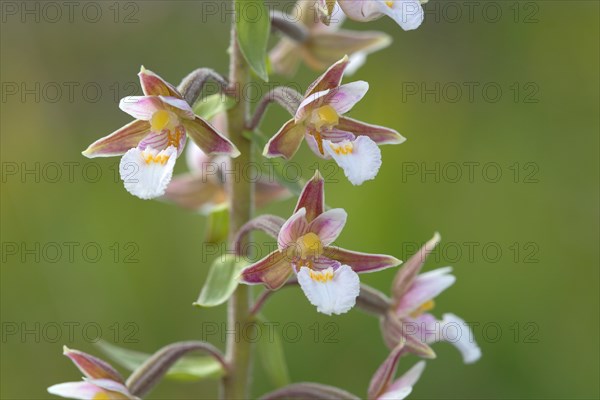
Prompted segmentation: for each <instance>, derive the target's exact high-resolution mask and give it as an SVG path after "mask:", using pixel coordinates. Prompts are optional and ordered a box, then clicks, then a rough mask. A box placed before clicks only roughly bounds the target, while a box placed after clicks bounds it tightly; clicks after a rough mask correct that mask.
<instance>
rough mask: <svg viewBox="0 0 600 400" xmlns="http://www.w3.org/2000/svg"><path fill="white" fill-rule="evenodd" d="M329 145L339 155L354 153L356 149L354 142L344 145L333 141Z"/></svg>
mask: <svg viewBox="0 0 600 400" xmlns="http://www.w3.org/2000/svg"><path fill="white" fill-rule="evenodd" d="M329 147H331V150H333V151H335V154H337V155H344V156H347V155H348V154H352V152H353V151H354V146H353V145H352V143H346V144H343V145H340V144H335V143H331V144H330V145H329Z"/></svg>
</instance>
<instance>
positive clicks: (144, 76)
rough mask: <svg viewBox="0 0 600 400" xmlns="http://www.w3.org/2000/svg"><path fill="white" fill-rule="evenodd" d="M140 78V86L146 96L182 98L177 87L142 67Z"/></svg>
mask: <svg viewBox="0 0 600 400" xmlns="http://www.w3.org/2000/svg"><path fill="white" fill-rule="evenodd" d="M138 76H139V77H140V84H141V85H142V90H143V91H144V94H145V95H146V96H172V97H181V94H180V93H179V91H178V90H177V89H175V87H173V86H172V85H171V84H170V83H168V82H167V81H165V80H164V79H163V78H161V77H160V76H158V75H156V74H155V73H154V72H152V71H150V70H148V69H146V68H144V67H142V69H141V71H140V73H139V74H138Z"/></svg>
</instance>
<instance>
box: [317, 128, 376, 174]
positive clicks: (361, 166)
mask: <svg viewBox="0 0 600 400" xmlns="http://www.w3.org/2000/svg"><path fill="white" fill-rule="evenodd" d="M323 148H324V150H325V151H326V152H327V153H328V154H329V155H330V156H331V157H332V158H333V159H334V161H335V162H336V163H337V164H338V165H339V166H340V167H342V169H343V170H344V174H345V175H346V177H347V178H348V180H349V181H350V182H351V183H352V184H353V185H360V184H362V183H363V182H364V181H368V180H371V179H374V178H375V176H377V173H378V172H379V168H380V167H381V150H380V149H379V146H377V143H375V142H374V141H373V140H371V139H370V138H368V137H367V136H359V137H357V138H356V139H355V140H354V141H352V142H351V141H349V140H343V141H341V142H337V143H333V142H331V141H329V140H324V141H323Z"/></svg>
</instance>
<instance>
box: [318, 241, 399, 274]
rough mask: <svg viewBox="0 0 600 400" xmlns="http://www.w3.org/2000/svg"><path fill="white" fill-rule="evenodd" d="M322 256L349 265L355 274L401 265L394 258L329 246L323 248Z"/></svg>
mask: <svg viewBox="0 0 600 400" xmlns="http://www.w3.org/2000/svg"><path fill="white" fill-rule="evenodd" d="M324 255H325V256H327V257H329V258H333V259H334V260H337V261H339V262H340V263H342V264H346V265H349V266H350V267H352V269H353V270H354V271H355V272H358V273H361V272H362V273H364V272H374V271H379V270H382V269H386V268H390V267H395V266H396V265H399V264H401V263H402V261H400V260H398V259H397V258H396V257H392V256H387V255H383V254H367V253H359V252H356V251H350V250H346V249H342V248H341V247H336V246H331V247H327V248H325V252H324Z"/></svg>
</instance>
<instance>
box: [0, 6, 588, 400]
mask: <svg viewBox="0 0 600 400" xmlns="http://www.w3.org/2000/svg"><path fill="white" fill-rule="evenodd" d="M45 3H46V2H27V7H30V8H31V9H34V10H35V7H38V11H34V14H22V13H23V12H24V10H23V9H22V8H23V7H25V6H24V5H23V4H24V3H23V4H22V3H21V2H6V1H5V2H2V24H1V40H0V45H1V59H2V64H1V81H2V102H1V107H2V111H1V117H0V124H1V140H2V141H1V156H2V194H1V200H2V207H1V210H2V226H1V234H2V239H1V240H2V246H3V247H2V268H1V278H2V283H1V300H2V305H1V311H2V315H1V319H2V342H1V345H2V351H1V360H2V362H1V384H0V386H1V387H2V389H1V397H2V398H3V399H41V398H48V397H49V395H48V394H47V393H46V387H48V386H49V385H52V384H54V383H57V382H64V381H73V380H77V379H78V378H79V376H80V374H79V373H78V371H76V369H75V368H74V367H73V366H72V365H71V364H70V362H69V361H68V360H67V359H66V358H65V357H63V356H61V347H62V345H63V344H66V345H68V346H69V347H73V348H77V349H81V350H84V351H90V352H98V350H97V349H96V348H95V347H94V345H93V344H92V343H91V342H92V341H93V339H95V338H96V337H98V336H101V337H102V338H103V339H105V340H107V341H109V342H115V343H117V344H118V345H120V346H124V347H129V348H132V349H136V350H140V351H146V352H151V351H153V350H155V349H157V348H159V347H160V346H162V345H165V344H167V343H169V342H172V341H179V340H189V339H197V338H200V337H201V336H202V330H203V328H204V329H205V328H206V326H207V325H206V323H217V324H221V323H222V322H223V321H224V312H225V307H224V306H221V307H218V308H215V309H209V310H200V309H196V308H194V307H192V302H193V301H194V300H195V299H196V297H197V295H198V293H199V291H200V288H201V285H202V283H203V281H204V279H205V277H206V274H207V269H208V266H209V265H210V259H209V260H206V257H203V255H202V245H201V241H202V238H203V235H204V230H205V226H206V219H205V218H204V217H202V216H200V215H196V214H193V213H190V212H188V211H185V210H181V209H178V208H176V207H175V206H172V205H168V204H164V203H161V202H152V201H148V202H144V201H141V200H138V199H136V198H134V197H132V196H131V195H129V194H128V193H126V192H125V190H124V189H123V187H122V183H120V182H119V181H118V180H115V177H114V173H115V170H114V168H115V166H117V165H118V159H104V160H102V159H100V160H94V161H91V160H87V159H84V158H83V157H82V156H81V155H80V152H81V151H82V150H83V149H84V148H85V147H87V145H88V144H89V143H91V142H92V141H94V140H95V139H97V138H99V137H101V136H104V135H105V134H107V133H109V132H111V131H113V130H114V129H116V128H117V127H120V126H121V125H123V124H124V123H126V122H128V121H129V120H130V117H129V116H127V115H126V114H124V113H122V112H120V111H119V110H118V108H117V100H118V98H120V97H123V96H125V95H131V94H139V93H140V90H139V87H138V86H137V85H138V83H137V77H136V74H137V72H138V70H139V67H140V65H141V64H144V65H145V66H146V67H147V68H149V69H152V70H154V71H155V72H157V73H159V74H160V75H162V76H163V77H165V78H166V79H167V80H169V81H171V82H174V83H178V82H179V80H180V79H181V78H182V77H183V76H184V75H186V74H187V73H188V72H189V71H190V70H192V69H194V68H197V67H200V66H208V67H212V68H214V69H216V70H217V71H221V72H223V73H225V71H226V67H227V65H228V58H227V54H226V51H225V49H226V47H227V42H228V33H229V28H228V25H227V23H225V22H223V21H221V17H220V16H209V17H207V18H206V22H205V23H203V22H202V13H203V3H202V2H195V1H169V2H167V1H139V2H119V3H114V2H96V3H94V5H91V6H90V5H88V3H85V2H82V3H76V4H77V6H76V8H75V9H74V13H73V17H72V20H71V21H70V20H69V15H68V13H67V8H65V6H62V7H61V10H62V11H61V14H62V15H61V16H60V17H57V14H56V11H55V10H52V9H50V8H47V9H45V11H44V8H43V7H44V4H45ZM491 3H492V2H481V3H478V4H480V5H479V6H477V7H475V8H474V12H473V14H472V15H473V17H472V19H471V20H469V16H468V8H466V7H465V6H464V5H461V4H463V3H462V2H444V1H436V0H432V1H431V2H430V3H429V4H428V5H427V6H426V9H427V16H426V20H425V23H424V24H423V26H422V27H421V28H420V29H418V30H417V31H413V32H403V31H401V29H399V28H398V27H397V26H396V25H395V24H394V23H393V22H392V21H391V20H390V19H387V18H385V19H381V20H379V21H377V22H372V23H368V24H359V23H354V22H350V23H347V25H346V26H347V27H352V28H355V29H359V30H367V29H371V30H384V31H386V32H388V33H389V34H391V35H392V36H393V38H394V43H393V44H392V45H391V46H390V47H389V48H387V49H385V50H384V51H381V52H379V53H376V54H374V55H371V56H370V57H369V61H368V63H367V65H366V66H365V67H363V68H362V69H360V70H359V71H358V73H357V74H356V75H355V76H353V77H352V79H365V80H368V81H369V83H370V85H371V90H370V92H369V93H368V94H367V96H366V98H365V99H364V100H363V101H362V102H361V103H360V104H359V105H358V106H357V107H356V108H355V109H354V110H353V111H352V113H351V115H352V116H353V117H356V118H359V119H362V120H365V121H369V122H372V123H378V124H382V125H387V126H393V127H394V128H396V129H398V130H399V131H400V132H401V133H403V134H404V136H406V137H407V138H408V141H407V142H406V143H405V144H403V145H401V146H397V147H391V146H387V147H384V148H383V160H384V163H383V167H382V168H381V171H380V173H379V176H378V178H377V180H375V181H373V182H367V183H365V184H364V185H363V186H360V187H352V186H351V185H350V184H349V183H348V182H347V181H346V179H345V178H344V176H343V174H342V173H341V172H336V173H334V174H329V175H328V180H329V181H330V183H329V184H328V185H327V202H328V204H330V205H333V206H335V207H343V208H345V209H346V210H347V211H348V214H349V220H348V224H347V226H346V229H345V230H344V232H343V234H342V236H341V237H340V238H339V239H338V244H339V245H341V246H344V247H347V248H352V249H357V250H363V251H369V252H381V253H389V254H394V255H396V256H398V257H399V258H401V259H406V257H407V256H408V255H410V253H411V252H412V249H414V247H415V246H416V245H417V244H420V243H422V242H424V241H425V240H427V239H429V238H430V237H431V235H432V234H433V232H434V231H436V230H437V231H439V232H441V234H442V239H443V242H442V245H441V247H440V249H441V250H440V251H439V252H438V253H436V254H435V255H434V257H432V258H431V259H430V260H429V261H428V264H427V266H426V269H432V268H435V267H440V266H444V265H450V264H451V265H453V266H454V268H455V274H456V275H457V277H458V280H457V283H456V284H455V285H454V286H453V287H452V288H451V289H450V290H448V291H447V292H445V293H444V294H442V295H441V296H440V297H439V298H438V299H437V305H436V309H435V310H434V313H435V314H436V315H437V316H438V317H441V315H442V313H445V312H453V313H456V314H458V315H459V316H461V317H463V318H464V319H465V320H467V321H470V322H475V323H478V324H479V325H478V327H476V328H475V336H476V339H477V341H478V343H479V344H480V346H481V348H482V351H483V357H482V359H481V360H480V361H479V362H478V363H476V364H475V365H470V366H465V365H463V363H462V361H461V358H460V356H459V354H458V352H457V351H456V350H455V349H454V348H452V346H450V345H449V344H445V343H440V344H437V345H435V347H434V348H435V350H436V352H437V353H438V359H436V360H434V361H431V362H429V363H428V366H427V370H426V373H425V374H424V376H423V378H422V380H421V381H420V382H419V383H418V384H417V386H416V387H415V389H414V392H413V397H414V398H438V399H449V398H456V399H458V398H461V399H463V398H478V399H499V398H502V399H504V398H520V399H523V398H526V399H530V398H531V399H533V398H569V399H571V398H582V399H583V398H598V396H599V388H598V373H599V371H598V351H599V349H598V324H599V321H598V315H599V312H598V298H599V295H598V283H599V277H598V218H599V215H598V200H599V199H598V170H599V168H598V167H599V166H598V130H599V119H598V107H599V104H598V98H599V82H598V70H599V69H598V60H599V54H598V52H599V50H598V49H599V46H598V37H599V35H598V34H599V5H598V2H596V1H538V2H517V1H514V2H513V1H508V2H505V1H501V2H494V3H493V4H492V5H489V4H491ZM10 4H12V5H14V6H16V7H17V14H13V10H14V8H10V6H9V8H7V5H10ZM36 4H37V6H36ZM58 4H61V3H58ZM223 4H225V3H223ZM448 5H452V6H453V7H454V9H450V8H449V7H448ZM457 5H458V6H459V10H460V11H461V13H462V17H460V18H458V21H455V20H456V19H457V18H456V14H455V13H456V11H455V10H456V6H457ZM485 6H487V7H489V8H485ZM40 7H41V8H40ZM86 7H87V8H86ZM98 10H100V12H101V13H102V14H101V15H100V17H97V15H98V14H97V11H98ZM497 10H500V12H501V13H502V14H501V16H499V17H497V16H496V15H497V14H496V11H497ZM36 13H37V14H38V15H37V16H36ZM22 18H23V19H24V21H23V20H22ZM36 19H39V20H38V21H36ZM95 19H99V21H98V22H96V23H92V22H91V21H92V20H95ZM125 21H128V22H131V23H124V22H125ZM315 76H316V75H315V73H314V72H312V71H309V70H308V69H307V68H306V67H303V68H302V69H301V71H300V73H299V75H298V77H297V78H295V80H294V81H295V82H297V84H298V85H300V86H301V87H303V88H304V87H306V85H308V84H309V83H310V82H311V81H312V79H313V78H314V77H315ZM349 79H350V78H346V81H349ZM273 81H274V82H278V83H284V82H286V81H285V79H284V78H281V77H278V76H274V77H273ZM468 82H475V85H476V87H475V89H474V92H473V93H474V97H473V98H472V99H470V98H469V96H468V91H467V86H466V85H469V84H468ZM132 83H133V85H135V86H133V85H132ZM436 83H438V84H439V88H440V90H438V94H439V95H440V98H439V100H436V98H435V95H433V94H430V95H424V96H425V98H422V97H421V95H422V94H423V90H422V89H423V87H421V85H422V84H423V85H425V87H424V88H425V89H427V88H429V89H431V88H435V85H436ZM22 85H25V86H22ZM36 85H39V86H38V89H36ZM57 85H58V86H59V87H61V88H62V93H57V92H56V87H57ZM69 85H70V86H71V87H74V89H73V97H72V98H70V97H69V91H68V90H67V88H68V87H69ZM415 85H416V87H417V88H418V93H417V94H414V95H411V94H409V93H407V91H406V90H407V88H409V87H413V88H414V87H415ZM457 85H458V86H459V87H461V88H462V89H463V93H462V96H461V97H460V98H459V99H458V100H457V99H456V98H455V92H454V91H453V90H454V89H453V88H456V86H457ZM486 85H487V86H486ZM484 87H487V88H488V90H489V92H485V91H484V90H483V88H484ZM497 87H500V88H501V90H502V94H501V95H500V96H497V95H496V94H495V92H494V90H495V88H497ZM98 88H100V90H101V93H98V92H97V89H98ZM444 88H446V89H444ZM27 89H33V92H35V93H36V94H32V93H29V94H27V92H26V90H27ZM444 90H446V92H445V94H444ZM484 92H485V93H484ZM36 96H37V98H36ZM486 96H487V97H486ZM515 96H516V97H515ZM455 100H456V101H455ZM286 118H287V117H286V115H285V113H284V112H283V111H281V110H279V109H277V108H276V107H273V108H272V109H271V110H270V111H269V113H268V118H267V119H266V120H265V123H264V125H263V129H264V131H265V132H269V133H273V132H275V130H276V129H277V128H278V127H279V126H280V124H282V123H283V122H284V121H285V120H286ZM295 161H297V162H298V163H300V164H301V165H303V166H304V167H305V168H304V170H303V175H304V177H305V178H307V177H309V176H310V175H311V174H312V171H311V168H312V167H311V168H309V166H313V165H314V163H315V158H314V157H313V156H312V153H310V152H309V151H308V149H307V148H306V147H303V149H302V151H301V153H300V154H299V156H298V157H297V158H296V159H295ZM65 163H72V164H65ZM465 163H479V164H473V165H475V167H474V175H473V179H469V176H468V168H467V165H469V164H465ZM56 165H59V169H58V171H59V173H60V175H59V176H58V177H57V176H56V172H57V169H56ZM69 165H71V166H72V170H71V171H72V176H69V168H71V167H69ZM436 165H438V166H439V170H440V176H439V179H436V177H435V175H434V174H425V175H424V176H422V175H421V173H422V172H423V171H424V170H425V169H433V168H435V167H436ZM456 165H459V166H462V167H461V172H462V175H461V177H460V178H459V179H455V174H456V168H455V167H456ZM325 167H327V165H326V166H325ZM484 167H485V168H484ZM407 168H409V169H410V168H417V169H418V172H417V173H416V174H414V175H409V174H407V171H408V170H407ZM26 169H29V170H34V171H35V170H36V169H37V170H38V172H37V173H36V172H32V173H26V174H25V175H24V176H23V175H22V172H23V171H24V170H26ZM184 170H185V163H183V162H180V163H179V165H178V166H177V171H184ZM15 171H16V172H15ZM497 171H500V173H501V174H502V176H501V177H499V178H498V179H496V178H495V175H496V173H497ZM515 171H518V172H519V173H518V174H517V175H515ZM98 172H99V173H100V174H101V175H100V176H99V177H98V179H96V174H97V173H98ZM328 172H331V170H328ZM36 174H38V175H37V176H36ZM335 180H337V181H338V182H337V183H336V182H333V181H335ZM436 180H437V181H436ZM456 180H457V181H456ZM455 181H456V182H455ZM293 206H294V200H291V199H290V200H287V201H285V202H281V203H278V204H273V205H271V206H269V207H268V208H267V209H265V210H264V211H266V212H272V213H276V214H279V215H282V216H288V215H289V214H290V212H291V210H292V208H293ZM71 242H75V243H77V245H73V246H75V250H74V253H73V258H72V259H70V257H69V254H68V251H67V246H69V243H71ZM115 243H116V247H114V246H115ZM470 243H474V244H470ZM56 244H58V246H59V247H61V249H62V254H61V255H60V256H58V257H57V256H56V253H55V250H56ZM15 245H16V246H17V249H18V250H17V254H14V246H15ZM35 246H40V247H39V248H40V251H39V252H37V255H36V254H29V253H27V251H26V250H27V249H35ZM470 246H474V248H475V250H474V252H473V253H472V254H469V251H468V248H469V247H470ZM97 248H100V249H101V250H102V255H100V256H96V255H95V250H96V249H97ZM117 248H118V249H119V251H118V253H117V252H116V249H117ZM44 249H45V250H44ZM84 249H85V251H84ZM498 249H500V251H501V255H497V254H496V250H498ZM457 251H458V253H457ZM131 252H134V253H135V254H133V260H137V261H138V262H134V263H126V262H125V258H126V256H127V255H128V254H130V253H131ZM34 253H35V250H34ZM37 256H39V260H36V257H37ZM22 258H24V259H22ZM96 258H97V259H98V261H97V262H93V261H94V259H96ZM209 258H210V257H209ZM54 259H57V260H56V262H53V261H54ZM394 273H395V271H394V270H387V271H384V272H380V273H377V274H370V275H366V276H363V281H365V282H367V283H368V284H371V285H373V286H375V287H377V288H379V289H381V290H383V291H385V292H387V291H388V288H389V286H390V282H391V279H392V277H393V275H394ZM265 315H266V316H267V317H268V318H269V319H270V320H272V321H277V322H279V323H280V324H281V325H280V328H281V327H284V326H286V324H288V326H289V324H291V323H297V324H298V325H299V326H300V327H301V329H302V336H301V338H300V339H299V340H298V341H297V342H294V340H287V341H284V342H285V343H284V348H285V352H286V356H287V358H288V360H289V369H290V374H291V377H292V379H293V380H296V381H316V382H322V383H327V384H331V385H337V386H340V387H343V388H345V389H347V390H349V391H352V392H354V393H356V394H357V395H360V396H364V395H365V393H366V388H367V386H368V382H369V379H370V377H371V375H372V373H373V372H374V371H375V369H376V368H377V367H378V365H379V364H380V363H381V361H382V360H383V359H384V358H385V357H386V354H387V350H386V348H385V347H384V345H383V343H382V340H381V336H380V333H379V326H378V323H377V321H375V320H374V319H373V318H372V317H371V316H368V315H366V314H364V313H362V312H360V311H358V310H354V311H353V312H351V313H348V314H346V315H343V316H339V317H334V318H327V317H326V316H324V315H320V314H317V313H316V311H315V309H314V307H312V306H311V305H310V304H309V303H308V301H306V299H305V298H304V296H303V294H302V293H301V292H300V291H299V290H290V289H287V290H284V291H282V292H280V293H278V294H277V295H276V296H274V297H273V298H272V301H271V302H270V303H268V305H267V306H266V308H265ZM330 321H333V322H334V323H335V324H336V331H335V335H334V339H335V340H336V341H337V343H326V340H325V339H324V337H325V335H326V334H327V333H330V331H331V328H330V327H328V326H326V325H325V324H326V323H327V322H330ZM127 323H133V325H126V324H127ZM69 324H72V325H73V331H72V335H69V333H70V332H69V328H68V325H69ZM315 324H316V325H315ZM56 326H60V330H59V331H58V333H59V334H60V335H61V337H60V338H58V339H56V336H57V331H56ZM132 326H133V328H132ZM97 327H100V328H101V329H102V332H101V334H99V333H98V332H96V328H97ZM84 328H85V329H84ZM498 328H500V329H501V332H498ZM15 329H16V333H13V331H14V330H15ZM315 329H316V330H317V331H318V332H319V333H320V335H319V337H318V340H316V341H317V343H315V340H314V339H315V338H314V333H315ZM289 333H290V335H291V336H294V332H293V331H291V330H290V332H289ZM128 335H130V336H128ZM70 336H71V337H70ZM128 339H130V340H128ZM212 339H213V342H214V343H215V344H216V345H217V346H219V347H223V342H222V340H221V339H220V338H219V337H213V338H212ZM129 342H135V343H129ZM414 362H415V359H414V358H413V357H408V358H405V359H403V360H402V361H401V363H400V367H399V368H400V371H403V370H405V369H407V368H408V367H409V366H410V365H412V364H413V363H414ZM216 387H217V385H216V383H215V382H213V381H204V382H195V383H183V384H182V383H174V382H164V383H162V384H161V385H160V386H159V387H157V388H156V390H155V391H154V392H153V393H152V394H151V396H150V398H156V399H179V398H181V399H192V398H214V397H215V396H216V393H217V389H216ZM271 389H273V387H272V386H271V385H270V383H269V381H268V380H267V379H266V377H265V373H264V371H262V369H261V367H260V366H258V367H257V370H256V378H255V384H254V388H253V393H254V394H255V395H258V394H260V393H264V392H266V391H268V390H271Z"/></svg>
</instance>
